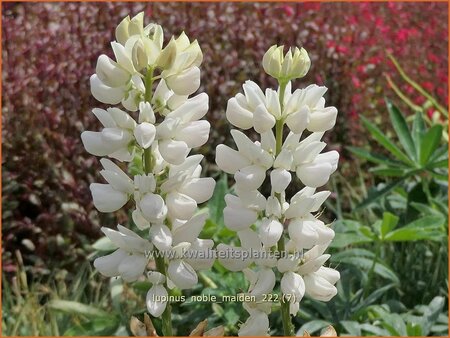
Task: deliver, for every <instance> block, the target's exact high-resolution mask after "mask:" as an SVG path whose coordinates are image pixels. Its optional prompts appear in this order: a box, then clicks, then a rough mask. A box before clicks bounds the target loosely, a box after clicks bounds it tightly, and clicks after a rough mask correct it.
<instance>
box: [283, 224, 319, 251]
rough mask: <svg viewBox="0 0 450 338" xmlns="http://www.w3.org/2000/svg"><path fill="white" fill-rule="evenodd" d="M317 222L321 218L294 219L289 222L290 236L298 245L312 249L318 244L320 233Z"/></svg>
mask: <svg viewBox="0 0 450 338" xmlns="http://www.w3.org/2000/svg"><path fill="white" fill-rule="evenodd" d="M315 222H320V221H319V220H301V219H297V220H293V221H291V223H290V224H289V228H288V229H289V237H290V238H291V239H292V240H294V241H295V242H296V243H297V245H298V247H301V248H304V249H310V248H312V247H313V246H314V245H316V244H317V241H318V240H319V234H318V233H317V231H316V227H315Z"/></svg>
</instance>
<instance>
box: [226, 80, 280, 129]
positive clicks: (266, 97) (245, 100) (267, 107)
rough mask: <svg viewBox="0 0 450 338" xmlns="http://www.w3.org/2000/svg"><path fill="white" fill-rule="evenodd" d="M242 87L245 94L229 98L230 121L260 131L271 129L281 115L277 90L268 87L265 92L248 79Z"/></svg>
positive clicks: (241, 126) (243, 127) (228, 112)
mask: <svg viewBox="0 0 450 338" xmlns="http://www.w3.org/2000/svg"><path fill="white" fill-rule="evenodd" d="M242 88H243V89H244V94H245V95H243V94H241V93H239V94H237V95H236V96H235V97H233V98H231V99H229V100H228V104H227V110H226V113H225V114H226V117H227V119H228V121H229V122H230V123H231V124H233V125H234V126H236V127H238V128H241V129H250V128H252V127H254V128H255V130H256V131H257V132H259V133H263V132H266V131H268V130H270V129H271V128H272V127H273V126H274V125H275V122H276V120H277V119H279V118H280V117H281V107H280V103H279V100H278V94H277V92H276V91H274V90H272V89H267V90H266V93H265V94H264V93H263V92H262V90H261V89H260V88H259V86H258V85H257V84H256V83H254V82H253V81H246V82H245V83H244V85H243V86H242Z"/></svg>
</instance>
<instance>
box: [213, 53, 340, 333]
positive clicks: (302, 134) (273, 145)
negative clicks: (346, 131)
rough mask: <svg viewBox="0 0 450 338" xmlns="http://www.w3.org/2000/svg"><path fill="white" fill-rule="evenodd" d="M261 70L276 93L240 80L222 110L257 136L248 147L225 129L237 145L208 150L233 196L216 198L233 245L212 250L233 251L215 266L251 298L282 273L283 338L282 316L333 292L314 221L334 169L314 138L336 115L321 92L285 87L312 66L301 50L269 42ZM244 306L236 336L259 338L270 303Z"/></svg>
mask: <svg viewBox="0 0 450 338" xmlns="http://www.w3.org/2000/svg"><path fill="white" fill-rule="evenodd" d="M262 65H263V68H264V70H265V72H266V73H267V74H269V75H270V76H272V77H274V78H276V79H277V80H278V84H279V86H278V88H277V89H276V90H274V89H270V88H269V89H266V90H262V89H261V88H260V87H259V86H258V85H257V84H256V83H254V82H252V81H246V82H245V83H244V85H243V86H242V88H243V93H238V94H236V96H235V97H233V98H231V99H229V101H228V105H227V108H226V117H227V119H228V121H229V122H230V123H231V124H232V125H233V126H235V127H237V128H239V129H242V130H248V129H251V128H253V129H254V131H255V132H256V133H257V134H259V139H258V140H257V141H255V142H253V141H251V140H250V139H249V138H248V137H247V136H246V135H245V134H244V133H243V132H242V131H239V130H238V129H234V130H232V131H231V135H232V137H233V139H234V141H235V143H236V148H237V149H233V148H231V147H228V146H226V145H223V144H220V145H218V146H217V149H216V163H217V165H218V166H219V168H220V169H222V170H223V171H224V172H226V173H228V174H232V175H234V179H235V185H234V191H235V193H236V195H233V194H228V195H226V197H225V202H226V207H225V209H224V223H225V225H226V226H227V227H228V228H229V229H230V230H233V231H236V232H237V235H238V237H239V240H240V247H234V246H231V245H226V244H219V245H218V247H217V249H218V250H219V251H227V250H228V251H230V250H231V251H234V252H235V253H236V256H238V257H240V259H232V258H229V257H228V258H222V259H220V256H219V261H220V262H221V263H222V265H223V266H225V267H226V268H227V269H229V270H230V271H243V272H244V275H245V276H246V278H247V279H248V281H249V283H250V286H249V289H248V293H249V294H251V295H252V294H253V295H259V294H271V293H273V292H274V291H273V289H274V287H275V285H276V278H275V273H274V269H275V268H276V269H277V270H278V272H279V273H281V279H280V280H279V281H278V282H279V287H280V291H281V295H280V302H281V317H282V320H283V329H284V335H285V336H292V335H294V328H293V325H292V323H291V318H290V316H291V315H293V316H295V315H296V314H297V312H298V310H299V306H300V302H301V301H302V299H303V297H304V296H306V297H311V298H314V299H317V300H321V301H328V300H330V299H331V298H332V297H333V296H335V295H336V293H337V289H336V287H335V286H334V285H335V284H336V282H337V281H338V280H339V272H337V271H336V270H333V269H331V268H329V267H324V266H323V264H324V263H325V262H326V261H327V260H328V258H329V255H327V254H324V251H325V249H326V248H327V247H328V245H329V244H330V242H331V240H332V239H333V238H334V231H333V230H332V229H331V228H330V226H329V225H326V224H325V223H324V222H322V221H320V220H319V219H318V215H319V213H320V209H321V205H322V204H323V203H324V201H325V200H326V198H327V197H328V196H329V195H330V192H329V191H316V188H319V187H321V186H323V185H325V184H326V183H327V182H328V180H329V178H330V175H331V174H332V173H333V172H335V171H336V169H337V164H338V160H339V153H338V152H336V151H328V152H323V150H324V149H325V148H326V143H325V142H323V141H321V139H322V136H323V134H324V132H326V131H328V130H330V129H331V128H333V126H334V124H335V123H336V116H337V109H336V108H335V107H326V106H325V99H324V98H323V95H324V94H325V92H326V90H327V88H326V87H323V86H317V85H310V86H308V87H306V88H304V89H296V90H294V91H292V83H291V81H292V80H294V79H296V78H301V77H304V76H305V75H306V73H307V72H308V70H309V68H310V65H311V61H310V59H309V56H308V53H307V52H306V50H305V49H303V48H301V49H299V48H294V49H291V50H289V51H288V52H287V53H286V54H284V53H283V46H280V47H278V46H272V47H271V48H270V49H269V50H268V51H267V52H266V54H265V55H264V58H263V60H262ZM286 129H287V133H285V132H284V131H286ZM285 135H286V136H285ZM298 180H300V183H301V184H302V185H304V188H303V189H301V190H300V191H298V192H297V193H296V194H294V195H293V196H292V197H291V198H290V199H287V197H286V195H287V194H286V190H287V189H288V187H289V186H290V185H292V184H298ZM265 183H266V184H270V188H271V189H270V195H269V196H263V195H262V194H261V193H260V191H259V189H260V188H261V187H262V186H263V185H264V184H265ZM290 191H291V190H290ZM308 249H309V251H308V252H306V253H305V255H304V256H303V250H308ZM249 252H253V253H255V252H256V253H257V254H258V256H259V257H253V256H251V255H249ZM274 252H276V253H278V255H274ZM244 307H245V309H246V310H247V311H248V312H249V317H248V318H247V320H246V321H245V322H244V323H243V324H242V325H241V326H240V329H239V336H257V335H267V334H268V331H269V319H268V314H269V313H270V312H271V304H270V303H269V304H268V306H267V302H261V299H257V301H256V302H246V303H244Z"/></svg>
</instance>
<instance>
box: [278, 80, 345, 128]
mask: <svg viewBox="0 0 450 338" xmlns="http://www.w3.org/2000/svg"><path fill="white" fill-rule="evenodd" d="M326 91H327V88H326V87H323V86H317V85H315V84H313V85H310V86H308V87H306V88H304V89H297V90H295V91H294V92H293V93H291V91H290V89H286V93H285V97H284V103H285V105H284V106H285V107H284V109H283V116H285V117H287V120H286V122H288V121H289V118H290V116H291V115H292V116H294V115H297V114H299V113H301V112H303V113H301V114H300V115H302V114H306V112H307V113H308V118H307V125H306V129H308V130H309V131H311V132H325V131H327V130H330V129H331V128H333V127H334V125H335V123H336V117H337V109H336V108H335V107H325V99H324V98H323V95H324V94H325V92H326ZM291 119H293V117H292V118H291ZM295 119H300V116H297V117H295ZM290 122H291V123H290V124H291V125H292V126H294V125H296V124H298V123H299V122H298V121H297V122H296V123H294V122H293V120H291V121H290ZM288 125H289V123H288ZM289 127H291V126H289ZM303 129H304V128H303ZM291 130H292V131H294V130H293V129H291ZM294 132H295V133H297V132H296V131H294Z"/></svg>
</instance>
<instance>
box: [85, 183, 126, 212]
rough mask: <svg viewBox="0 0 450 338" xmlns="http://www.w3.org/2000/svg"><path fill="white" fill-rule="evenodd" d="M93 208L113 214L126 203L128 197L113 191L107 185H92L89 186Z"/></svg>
mask: <svg viewBox="0 0 450 338" xmlns="http://www.w3.org/2000/svg"><path fill="white" fill-rule="evenodd" d="M89 189H91V193H92V199H93V202H94V206H95V207H96V208H97V210H98V211H101V212H113V211H116V210H119V209H120V208H122V207H123V206H124V205H125V203H127V202H128V195H127V194H126V193H123V192H121V191H117V190H115V189H114V188H113V187H112V186H111V185H109V184H100V183H92V184H91V185H90V186H89Z"/></svg>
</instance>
